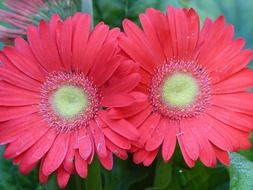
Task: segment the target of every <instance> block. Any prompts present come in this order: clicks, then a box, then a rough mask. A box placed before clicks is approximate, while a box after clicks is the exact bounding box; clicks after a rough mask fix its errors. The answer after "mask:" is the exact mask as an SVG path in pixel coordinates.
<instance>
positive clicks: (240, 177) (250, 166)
mask: <svg viewBox="0 0 253 190" xmlns="http://www.w3.org/2000/svg"><path fill="white" fill-rule="evenodd" d="M230 155H231V166H230V168H229V174H230V179H231V183H230V190H238V189H240V190H249V189H252V187H253V162H250V161H249V160H247V159H246V158H245V157H243V156H241V155H240V154H237V153H231V154H230Z"/></svg>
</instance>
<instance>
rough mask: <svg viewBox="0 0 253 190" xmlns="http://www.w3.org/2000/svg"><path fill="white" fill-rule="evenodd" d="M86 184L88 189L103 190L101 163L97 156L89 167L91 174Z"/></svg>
mask: <svg viewBox="0 0 253 190" xmlns="http://www.w3.org/2000/svg"><path fill="white" fill-rule="evenodd" d="M85 186H86V189H87V190H90V189H92V190H93V189H94V190H102V180H101V171H100V163H99V161H98V159H97V158H94V160H93V161H92V164H91V165H90V167H89V175H88V177H87V179H86V180H85Z"/></svg>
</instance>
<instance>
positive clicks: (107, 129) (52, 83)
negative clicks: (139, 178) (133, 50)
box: [0, 13, 140, 187]
mask: <svg viewBox="0 0 253 190" xmlns="http://www.w3.org/2000/svg"><path fill="white" fill-rule="evenodd" d="M90 30H91V29H90V18H89V15H87V14H80V13H79V14H76V15H75V16H74V17H69V18H67V19H66V20H65V21H64V22H63V21H61V20H60V19H59V16H58V15H54V16H53V17H52V19H51V21H50V23H49V24H48V23H47V22H45V21H42V22H40V24H39V27H38V28H36V27H34V26H30V27H29V29H28V31H27V37H28V43H27V42H26V41H25V40H23V39H22V38H20V37H18V38H16V39H15V47H8V46H6V47H5V48H4V50H3V51H2V52H1V54H0V60H1V62H3V64H1V67H0V77H1V82H0V89H1V90H0V110H1V116H0V121H1V123H0V144H6V148H5V151H4V156H5V158H7V159H11V158H13V159H14V163H16V164H18V165H19V169H20V171H21V172H22V173H27V172H29V171H31V170H32V169H33V168H34V167H35V166H36V165H37V164H38V163H40V171H39V176H40V181H41V182H42V183H44V182H45V181H46V180H47V178H48V176H49V175H50V174H52V173H53V172H54V171H56V172H57V179H58V184H59V185H60V187H64V186H65V185H66V184H67V182H68V179H69V176H70V174H71V173H74V172H76V173H78V174H79V175H80V176H81V177H84V178H85V177H86V175H87V165H88V164H90V163H91V162H92V160H93V156H94V154H96V155H97V157H98V159H99V160H100V162H101V164H102V165H103V166H104V167H105V168H106V169H109V170H110V169H112V166H113V157H112V154H115V155H116V156H118V157H120V158H122V159H126V158H127V153H126V150H128V149H130V148H131V144H130V141H133V140H136V138H138V132H137V130H136V129H135V128H134V127H133V126H132V125H131V124H130V123H129V122H127V121H125V120H123V119H113V118H112V117H111V116H110V115H109V114H108V110H110V109H112V108H113V107H117V108H121V107H124V106H128V105H130V104H132V103H133V102H134V101H135V100H136V99H138V98H139V94H138V93H134V92H133V93H132V92H131V91H132V89H133V88H135V86H136V85H137V84H138V83H139V81H140V76H139V74H137V73H135V66H134V64H133V62H132V61H129V60H126V59H125V58H124V57H122V56H121V55H120V54H121V53H120V49H119V48H118V43H117V38H118V36H119V35H120V34H121V33H120V30H119V29H118V28H115V29H113V30H109V27H108V26H107V25H105V24H103V23H100V24H98V25H97V26H96V27H95V28H94V30H93V31H92V32H90Z"/></svg>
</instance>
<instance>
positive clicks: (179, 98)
mask: <svg viewBox="0 0 253 190" xmlns="http://www.w3.org/2000/svg"><path fill="white" fill-rule="evenodd" d="M140 21H141V25H142V29H141V28H140V27H138V26H137V25H136V24H134V23H133V22H131V21H129V20H124V22H123V27H124V31H125V34H126V35H125V36H122V37H121V38H120V39H119V41H120V42H119V43H120V46H121V48H122V49H123V50H124V51H125V53H126V54H127V55H128V56H129V58H130V59H131V60H133V61H135V62H136V63H138V64H139V65H140V71H139V72H140V74H141V76H142V79H141V83H140V85H139V86H138V87H137V88H136V90H137V91H139V92H142V93H143V94H144V95H145V96H146V99H145V98H144V97H143V100H142V101H139V102H136V107H137V108H138V109H137V108H136V110H135V113H136V115H135V116H134V115H131V117H130V118H129V121H130V122H132V123H134V124H135V125H137V126H138V130H139V132H140V134H141V136H140V139H139V143H141V144H142V145H143V148H141V149H139V148H134V149H133V150H132V151H133V152H134V161H135V162H136V163H144V165H150V164H151V163H152V162H153V160H154V159H155V157H156V155H157V153H158V151H159V150H161V154H162V157H163V159H164V161H168V160H170V158H171V156H172V155H173V152H174V149H175V146H176V142H178V143H179V146H180V149H181V152H182V154H183V157H184V159H185V161H186V163H187V164H188V165H189V166H190V167H193V166H194V163H195V161H196V160H197V159H200V160H201V161H202V162H203V163H204V164H205V165H206V166H214V165H215V164H216V160H217V159H218V160H219V161H221V162H222V163H224V164H226V165H228V164H229V156H228V152H229V151H238V150H239V149H247V148H249V147H250V142H249V134H250V131H251V130H252V129H253V109H252V107H253V105H252V98H253V94H252V93H251V92H249V91H248V90H249V89H250V88H251V87H252V86H253V72H252V71H251V70H250V69H249V68H247V64H248V63H249V62H250V60H251V59H252V51H251V50H247V49H245V50H243V49H242V48H243V46H244V40H243V39H241V38H240V39H234V29H233V26H232V25H227V24H225V21H224V17H223V16H220V17H219V18H217V20H215V21H212V20H211V19H209V18H207V19H206V20H205V22H204V24H203V27H202V29H200V21H199V16H198V15H197V13H196V12H195V11H194V10H193V9H176V8H173V7H171V6H169V7H168V8H167V12H166V13H165V14H164V13H162V12H161V11H158V10H155V9H152V8H150V9H147V11H146V13H145V14H140Z"/></svg>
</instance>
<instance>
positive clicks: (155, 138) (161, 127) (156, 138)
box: [145, 118, 169, 151]
mask: <svg viewBox="0 0 253 190" xmlns="http://www.w3.org/2000/svg"><path fill="white" fill-rule="evenodd" d="M168 127H169V123H168V120H167V118H161V120H160V121H159V123H158V125H157V127H156V128H155V130H154V132H153V134H152V136H151V138H150V139H148V141H147V143H146V145H145V149H146V150H147V151H154V150H156V149H158V148H159V146H160V145H161V144H162V142H163V140H164V135H165V132H166V129H168Z"/></svg>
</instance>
